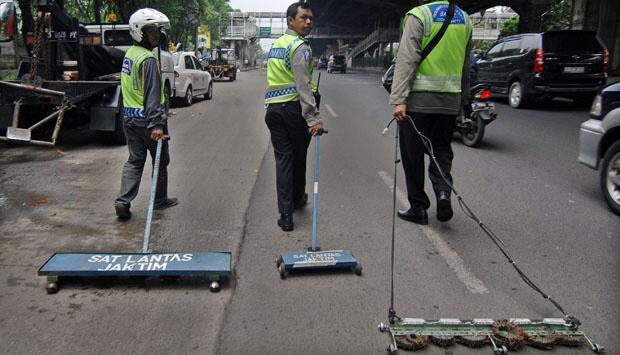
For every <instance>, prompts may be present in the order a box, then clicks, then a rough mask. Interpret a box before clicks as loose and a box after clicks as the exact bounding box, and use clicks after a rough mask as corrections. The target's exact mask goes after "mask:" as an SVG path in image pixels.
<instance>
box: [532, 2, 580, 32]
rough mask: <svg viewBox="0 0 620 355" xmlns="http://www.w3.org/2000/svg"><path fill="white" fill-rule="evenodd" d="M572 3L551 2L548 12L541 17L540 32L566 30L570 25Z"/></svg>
mask: <svg viewBox="0 0 620 355" xmlns="http://www.w3.org/2000/svg"><path fill="white" fill-rule="evenodd" d="M571 12H572V1H570V0H553V2H552V4H551V7H550V9H549V11H547V12H545V13H544V14H542V15H541V20H540V22H541V30H542V31H550V30H568V29H570V25H571Z"/></svg>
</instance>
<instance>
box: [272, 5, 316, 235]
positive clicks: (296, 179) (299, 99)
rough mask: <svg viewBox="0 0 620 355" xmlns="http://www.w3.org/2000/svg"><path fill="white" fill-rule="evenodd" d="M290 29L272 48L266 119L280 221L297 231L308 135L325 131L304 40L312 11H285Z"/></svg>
mask: <svg viewBox="0 0 620 355" xmlns="http://www.w3.org/2000/svg"><path fill="white" fill-rule="evenodd" d="M286 17H287V23H288V29H287V30H286V32H285V34H284V35H283V36H282V37H280V38H278V39H277V40H276V41H275V42H274V43H273V45H272V47H271V49H270V50H269V59H268V62H267V93H266V94H265V104H266V105H267V113H266V115H265V123H266V124H267V127H268V128H269V131H270V133H271V143H272V144H273V150H274V155H275V159H276V186H277V195H278V211H279V213H280V218H279V219H278V225H279V226H280V228H282V230H283V231H292V230H293V227H294V226H293V210H295V209H299V208H302V207H303V206H305V205H306V203H307V200H308V194H307V193H305V189H306V156H307V151H308V145H309V144H310V138H311V137H312V136H313V135H317V134H321V133H322V132H323V123H322V120H321V117H320V114H319V109H318V105H317V102H316V99H315V96H314V93H315V92H316V85H314V84H313V83H312V82H311V79H312V72H313V67H314V65H313V63H312V51H311V49H310V46H309V45H308V42H307V41H306V39H305V38H304V37H305V36H306V35H308V34H309V33H310V31H311V30H312V18H313V14H312V9H310V6H309V5H308V4H307V3H305V2H296V3H294V4H292V5H291V6H289V7H288V9H287V11H286Z"/></svg>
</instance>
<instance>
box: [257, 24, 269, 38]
mask: <svg viewBox="0 0 620 355" xmlns="http://www.w3.org/2000/svg"><path fill="white" fill-rule="evenodd" d="M258 34H259V36H260V38H269V37H271V27H259V31H258Z"/></svg>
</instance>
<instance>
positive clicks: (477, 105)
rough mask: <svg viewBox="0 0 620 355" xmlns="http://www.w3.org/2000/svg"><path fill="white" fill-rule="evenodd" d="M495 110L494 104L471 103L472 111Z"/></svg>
mask: <svg viewBox="0 0 620 355" xmlns="http://www.w3.org/2000/svg"><path fill="white" fill-rule="evenodd" d="M494 108H495V104H494V103H492V102H474V103H472V109H473V110H474V111H482V110H491V109H494Z"/></svg>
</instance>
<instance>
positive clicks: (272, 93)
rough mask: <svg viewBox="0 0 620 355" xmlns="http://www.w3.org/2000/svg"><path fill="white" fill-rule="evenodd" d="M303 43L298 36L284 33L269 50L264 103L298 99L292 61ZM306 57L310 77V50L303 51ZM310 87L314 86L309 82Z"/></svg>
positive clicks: (311, 67) (311, 69) (310, 76)
mask: <svg viewBox="0 0 620 355" xmlns="http://www.w3.org/2000/svg"><path fill="white" fill-rule="evenodd" d="M303 43H305V41H304V39H302V38H301V37H299V36H292V35H289V34H285V35H283V36H282V37H280V38H278V39H277V40H276V41H275V42H274V43H273V45H272V46H271V49H270V50H269V55H268V62H267V92H266V93H265V103H266V104H273V103H284V102H290V101H296V100H298V99H299V93H298V92H297V88H296V86H295V73H293V70H292V62H293V56H294V53H295V50H296V49H297V48H298V47H299V46H301V45H302V44H303ZM304 55H306V56H307V59H308V77H309V78H312V73H313V68H314V66H313V63H312V51H311V49H310V47H308V52H307V53H304ZM309 84H310V87H311V88H313V87H316V85H313V83H309Z"/></svg>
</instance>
